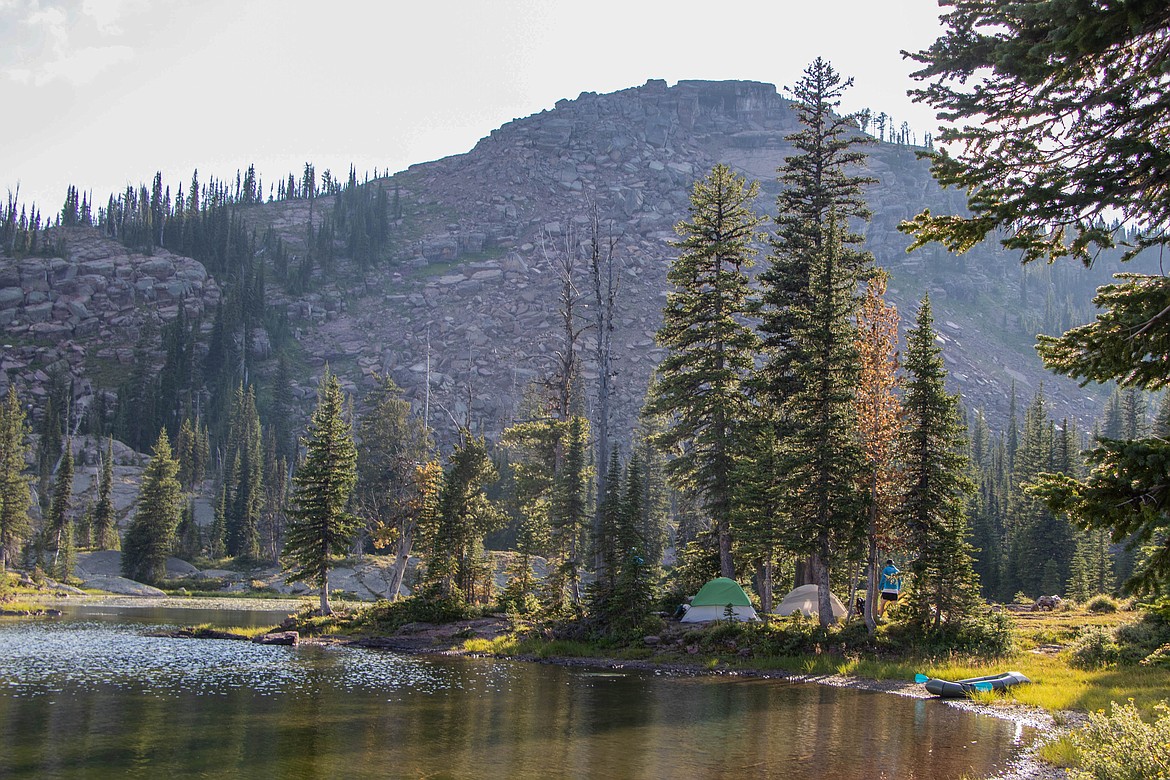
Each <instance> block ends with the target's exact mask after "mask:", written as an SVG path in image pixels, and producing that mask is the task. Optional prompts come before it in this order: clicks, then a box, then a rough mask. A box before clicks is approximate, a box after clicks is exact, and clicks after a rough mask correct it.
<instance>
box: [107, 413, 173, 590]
mask: <svg viewBox="0 0 1170 780" xmlns="http://www.w3.org/2000/svg"><path fill="white" fill-rule="evenodd" d="M178 475H179V463H178V461H176V460H175V459H174V457H173V456H172V454H171V442H170V439H169V438H168V437H167V431H166V428H163V429H162V430H161V431H160V432H159V435H158V441H157V442H155V445H154V450H153V452H152V455H151V458H150V463H149V464H148V465H147V467H146V470H145V471H143V472H142V487H141V488H140V489H139V492H138V509H137V510H136V511H135V513H134V520H133V521H131V523H130V527H129V528H128V529H127V531H126V542H125V544H124V545H123V546H122V573H123V574H125V575H126V576H127V577H129V578H130V579H132V580H138V581H139V582H146V583H156V582H161V581H162V580H163V579H165V578H166V573H167V569H166V565H167V556H168V555H170V554H171V551H172V550H173V549H174V547H175V531H176V529H178V527H179V522H180V521H181V520H182V518H183V508H184V502H183V488H182V486H181V485H180V484H179V479H178Z"/></svg>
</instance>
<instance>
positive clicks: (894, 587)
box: [877, 558, 902, 617]
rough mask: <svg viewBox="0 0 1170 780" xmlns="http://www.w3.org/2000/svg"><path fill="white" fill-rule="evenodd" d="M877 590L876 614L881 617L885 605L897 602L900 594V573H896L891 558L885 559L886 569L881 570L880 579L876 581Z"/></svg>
mask: <svg viewBox="0 0 1170 780" xmlns="http://www.w3.org/2000/svg"><path fill="white" fill-rule="evenodd" d="M878 590H880V591H881V597H880V598H879V599H878V603H877V614H878V617H881V616H882V614H883V613H884V612H885V611H886V605H887V604H891V603H893V602H895V601H897V600H898V594H899V593H901V592H902V572H900V571H898V567H897V566H895V565H894V561H893V559H892V558H887V559H886V568H884V569H882V576H881V579H879V580H878Z"/></svg>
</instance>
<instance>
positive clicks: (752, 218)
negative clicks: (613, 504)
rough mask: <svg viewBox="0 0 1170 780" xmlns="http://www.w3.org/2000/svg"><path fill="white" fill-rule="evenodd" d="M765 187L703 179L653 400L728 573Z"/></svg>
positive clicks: (663, 336)
mask: <svg viewBox="0 0 1170 780" xmlns="http://www.w3.org/2000/svg"><path fill="white" fill-rule="evenodd" d="M758 191H759V188H758V185H756V184H754V183H753V184H752V185H751V186H746V185H745V183H744V180H743V179H741V178H739V177H738V176H736V175H735V174H734V173H732V171H731V169H730V168H728V167H727V166H725V165H717V166H715V168H714V169H712V171H711V173H710V174H709V175H708V176H707V178H705V179H703V180H702V181H698V182H696V183H695V186H694V190H693V191H692V193H691V205H690V210H689V211H690V217H689V221H684V222H681V223H679V225H678V226H677V227H676V228H675V230H676V231H677V232H678V234H679V235H680V236H681V237H682V240H681V241H679V242H677V243H676V244H674V246H675V247H676V248H677V249H678V250H680V253H679V256H678V257H677V258H676V259H675V260H674V262H673V263H672V264H671V267H670V270H669V271H668V272H667V279H668V280H669V281H670V283H671V284H672V285H673V287H674V290H673V291H672V292H670V293H669V294H668V296H667V301H666V308H665V309H664V311H663V323H662V327H661V328H660V329H659V331H658V343H659V344H660V345H662V346H663V347H665V348H666V349H667V350H668V352H667V355H666V358H665V359H664V360H663V361H662V364H661V365H659V367H658V373H657V383H656V384H655V386H654V396H653V397H652V398H651V399H650V401H649V403H648V405H647V408H648V410H649V412H650V413H651V414H662V415H666V416H667V428H666V430H665V431H663V433H662V434H661V435H660V436H659V438H658V444H659V446H660V447H662V448H663V449H664V450H666V451H668V452H671V453H672V455H673V457H672V459H671V460H670V462H669V464H668V466H667V468H668V473H669V475H670V477H671V480H672V482H673V484H674V486H675V487H676V489H679V490H685V491H690V492H693V493H694V494H695V495H696V496H698V497H699V498H700V499H701V500H702V502H703V506H704V508H705V509H706V511H707V512H708V513H709V515H710V517H711V522H712V526H713V528H714V531H715V535H716V538H717V540H718V545H719V570H720V573H721V574H722V575H723V576H725V577H734V576H735V563H734V560H733V557H732V529H731V513H732V493H733V487H734V486H733V484H732V482H731V475H732V473H733V471H734V467H735V459H736V453H737V441H736V435H735V428H736V425H737V424H738V422H739V421H741V420H743V419H745V418H746V417H747V416H748V413H749V409H748V403H747V399H746V397H745V395H744V393H743V388H742V386H743V383H744V381H745V379H746V378H747V376H748V374H749V372H750V371H751V370H752V367H753V360H754V356H755V353H756V350H757V344H758V340H757V338H756V336H755V334H754V333H753V332H752V330H751V329H750V328H749V327H748V326H747V325H746V324H745V323H744V321H743V318H744V316H745V315H747V314H748V313H749V311H750V310H751V308H752V304H751V301H750V283H749V279H748V276H747V269H748V268H749V267H750V266H751V260H752V256H753V255H754V254H755V250H754V249H753V248H752V246H751V245H752V242H753V241H754V239H755V237H756V232H755V229H756V226H757V225H758V224H759V222H760V219H759V218H758V217H757V216H756V215H755V214H754V213H753V212H752V211H751V207H750V204H751V201H752V199H753V198H755V196H756V193H757V192H758Z"/></svg>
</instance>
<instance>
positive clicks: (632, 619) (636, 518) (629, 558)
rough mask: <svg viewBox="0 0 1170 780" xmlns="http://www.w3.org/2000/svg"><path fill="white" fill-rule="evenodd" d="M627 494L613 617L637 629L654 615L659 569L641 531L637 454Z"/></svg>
mask: <svg viewBox="0 0 1170 780" xmlns="http://www.w3.org/2000/svg"><path fill="white" fill-rule="evenodd" d="M623 492H624V496H623V500H622V502H621V508H620V509H621V511H620V512H619V514H618V528H617V538H618V543H619V549H620V552H621V554H620V556H619V559H618V573H617V577H616V578H615V582H614V594H613V600H612V604H613V606H612V610H611V615H612V621H613V622H614V623H616V624H617V625H618V626H628V627H631V628H633V627H636V626H638V625H639V624H640V623H641V622H642V621H643V620H644V619H645V618H646V616H647V615H649V614H650V608H651V605H652V603H653V598H654V580H655V579H656V576H657V573H658V571H657V566H656V565H655V564H654V563H653V562H652V561H651V560H650V559H649V558H647V557H646V543H645V540H644V539H643V538H642V535H641V533H639V531H638V528H639V525H640V523H641V520H642V474H641V473H640V464H639V461H638V458H637V456H636V454H635V455H631V456H630V462H629V463H628V464H627V466H626V474H625V480H624V491H623Z"/></svg>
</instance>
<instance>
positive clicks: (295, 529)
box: [284, 366, 359, 615]
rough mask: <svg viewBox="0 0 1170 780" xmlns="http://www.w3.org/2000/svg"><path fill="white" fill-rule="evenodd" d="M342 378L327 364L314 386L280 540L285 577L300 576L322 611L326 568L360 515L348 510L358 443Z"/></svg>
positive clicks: (326, 590) (326, 604)
mask: <svg viewBox="0 0 1170 780" xmlns="http://www.w3.org/2000/svg"><path fill="white" fill-rule="evenodd" d="M344 406H345V397H344V394H343V393H342V392H341V383H340V382H338V381H337V377H336V376H334V375H333V374H331V373H329V368H328V366H326V368H325V373H324V374H323V375H322V377H321V384H320V386H319V387H318V390H317V408H316V409H315V410H314V411H313V416H312V419H310V421H309V428H308V431H307V432H306V435H305V439H304V442H303V443H304V446H305V450H306V453H305V461H304V463H302V464H301V465H300V467H299V468H298V469H297V470H296V473H295V474H294V475H293V495H292V508H291V509H290V510H289V523H288V537H287V539H286V540H285V544H284V559H285V560H284V570H285V576H286V579H287V581H288V582H305V583H308V584H310V585H312V586H313V587H316V588H317V589H318V591H319V592H320V596H321V614H322V615H331V614H333V608H332V606H330V604H329V570H330V569H331V568H332V567H333V556H335V555H342V554H344V553H345V552H346V550H348V549H349V545H350V543H351V541H352V540H353V535H354V533H355V532H356V531H357V528H358V525H359V521H358V519H357V518H356V517H354V516H353V515H352V514H350V513H349V512H348V511H347V505H348V503H349V497H350V493H352V492H353V487H354V484H355V483H356V482H357V449H356V448H355V447H354V443H353V436H352V434H351V432H350V426H349V423H348V422H347V421H346V419H345V416H344Z"/></svg>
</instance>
